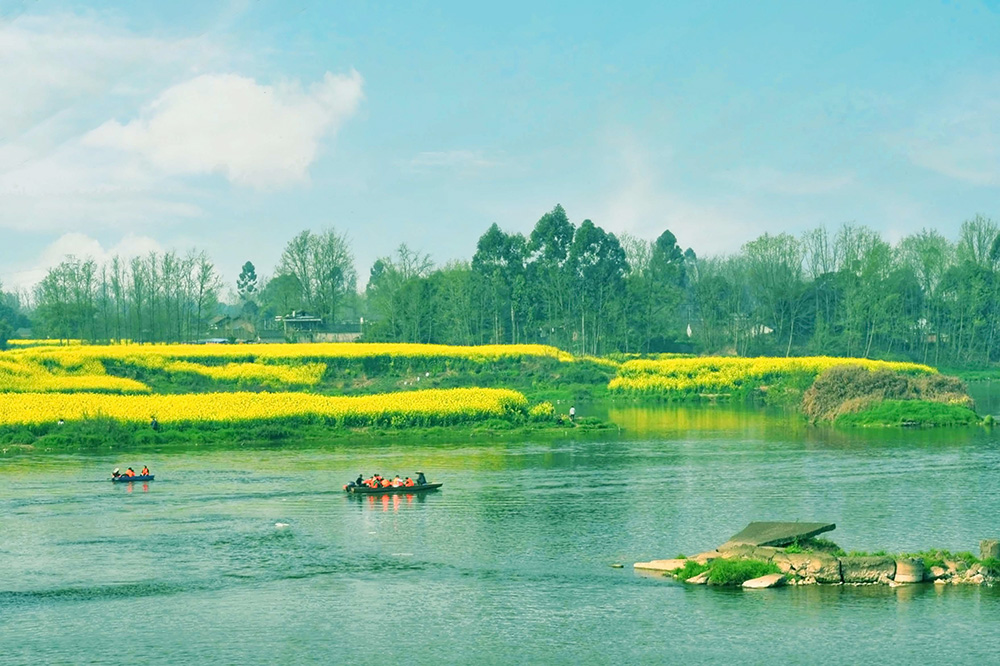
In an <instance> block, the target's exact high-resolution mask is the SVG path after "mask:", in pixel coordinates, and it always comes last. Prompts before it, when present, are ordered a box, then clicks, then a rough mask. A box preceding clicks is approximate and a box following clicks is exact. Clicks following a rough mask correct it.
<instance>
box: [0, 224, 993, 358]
mask: <svg viewBox="0 0 1000 666" xmlns="http://www.w3.org/2000/svg"><path fill="white" fill-rule="evenodd" d="M998 231H1000V230H998V226H997V224H996V223H995V222H993V221H992V220H991V219H989V218H986V217H983V216H981V215H977V216H975V217H973V218H971V219H969V220H966V221H965V222H964V223H962V225H961V228H960V230H959V234H958V238H957V239H955V240H949V239H947V238H945V237H944V236H943V235H942V234H941V233H939V232H938V231H935V230H928V229H925V230H922V231H920V232H917V233H914V234H911V235H909V236H907V237H905V238H903V239H901V240H900V241H899V242H897V243H895V244H892V243H890V242H888V241H887V240H885V239H884V238H882V236H881V235H880V234H879V233H878V232H876V231H874V230H872V229H870V228H868V227H865V226H863V225H857V224H845V225H843V226H842V227H841V228H839V229H837V230H835V231H828V230H827V229H825V228H822V227H820V228H816V229H812V230H810V231H807V232H806V233H803V234H801V235H800V236H793V235H791V234H770V233H765V234H763V235H761V236H760V237H758V238H756V239H754V240H752V241H750V242H747V243H746V244H745V245H743V247H742V248H741V249H740V251H739V252H736V253H734V254H732V255H727V256H709V257H704V258H703V257H699V256H698V255H697V254H696V253H695V252H694V251H693V250H692V249H690V248H687V249H682V248H681V246H680V245H679V244H678V241H677V239H676V237H675V236H674V235H673V233H671V232H670V231H669V230H664V231H663V232H662V233H661V234H660V235H659V237H657V238H656V239H655V240H644V239H639V238H636V237H633V236H630V235H627V234H621V235H615V234H613V233H609V232H607V231H605V230H604V229H602V228H601V227H600V226H598V225H596V224H594V223H593V222H592V221H591V220H583V221H582V222H581V223H580V224H579V225H575V224H573V223H572V222H571V221H570V220H569V218H568V216H567V214H566V211H565V210H564V209H563V208H562V206H559V205H557V206H556V207H555V208H553V209H552V210H551V211H549V212H547V213H546V214H544V215H543V216H542V217H541V218H540V219H539V220H538V221H537V223H536V224H535V225H534V227H533V229H532V230H531V232H530V233H529V234H527V235H524V234H520V233H510V232H505V231H504V230H502V229H501V228H500V227H499V226H498V225H496V224H493V225H492V226H490V227H489V228H488V229H487V230H486V231H485V233H484V234H483V235H482V236H481V237H480V239H479V242H478V243H477V245H476V251H475V253H474V255H473V256H472V258H471V259H470V260H468V261H453V262H450V263H448V264H445V265H443V266H435V265H434V263H433V261H432V260H431V258H430V256H429V255H427V254H424V253H421V252H419V251H417V250H414V249H411V248H409V247H407V246H406V245H401V246H400V247H399V248H397V249H396V250H395V251H394V252H393V253H391V254H389V255H386V256H384V257H381V258H379V259H378V260H377V261H375V263H374V265H373V266H372V267H371V268H370V270H369V273H368V280H367V286H366V287H365V289H364V290H363V291H361V292H359V291H358V287H357V285H358V274H357V271H356V269H355V265H354V258H353V255H352V252H351V248H350V243H349V240H348V238H347V236H346V235H345V234H342V233H338V232H337V231H335V230H333V229H328V230H325V231H321V232H313V231H308V230H307V231H303V232H301V233H300V234H298V235H296V236H295V237H294V238H292V239H291V240H290V241H289V242H288V244H287V246H286V247H285V250H284V252H283V253H282V256H281V260H280V261H279V263H278V265H277V266H276V267H275V272H274V275H273V276H272V277H270V278H262V277H260V276H258V275H257V272H256V268H255V266H254V265H253V263H252V261H247V262H246V263H245V264H244V266H243V270H242V271H241V273H240V276H239V278H238V279H237V282H236V285H235V287H236V288H235V291H233V292H232V295H231V296H229V295H227V294H225V293H223V292H224V290H225V285H223V284H222V283H221V280H220V279H219V276H218V272H217V271H216V269H215V267H214V265H213V264H212V263H211V261H210V260H209V259H208V257H207V256H206V255H205V254H204V253H202V252H191V253H188V254H186V255H183V256H180V255H178V254H176V253H173V252H166V253H150V254H148V255H147V256H145V257H137V258H132V259H128V260H125V259H121V258H117V257H115V258H112V259H111V260H110V261H108V262H106V263H105V264H101V265H98V264H97V263H96V262H94V261H93V260H91V259H78V258H75V257H67V258H66V260H65V261H64V262H62V263H61V264H60V265H58V266H56V267H54V268H52V269H51V270H50V271H49V272H48V274H47V275H46V276H45V278H44V279H43V280H42V281H41V282H40V283H39V284H38V285H37V286H36V287H35V289H34V291H33V293H32V294H31V296H30V298H22V299H17V298H13V297H12V295H10V294H5V295H4V297H3V299H2V300H0V334H3V332H4V331H5V330H7V331H10V330H13V329H15V328H19V327H20V326H18V325H17V324H18V323H20V324H24V323H25V320H30V324H31V325H32V327H33V329H34V330H35V333H36V335H37V336H38V337H41V336H46V337H58V338H82V339H86V340H113V339H129V340H134V341H143V342H145V341H163V342H180V341H192V340H197V339H200V338H203V337H205V336H206V335H207V334H208V333H207V326H208V324H209V322H210V321H211V319H212V317H214V316H216V315H218V314H220V313H227V314H230V315H232V316H234V317H235V316H239V317H241V318H243V319H245V320H248V321H251V322H252V323H253V324H254V325H255V326H256V327H257V329H258V330H263V329H266V328H267V327H268V326H269V325H270V326H273V325H274V320H275V317H278V316H282V315H285V314H288V313H290V312H292V311H296V310H300V311H301V310H304V311H308V312H310V313H312V314H316V315H319V316H321V317H322V318H323V319H324V321H325V322H326V323H327V325H330V326H336V325H344V326H357V325H358V323H359V322H361V323H360V332H361V334H362V339H364V340H370V341H392V342H425V343H444V344H485V343H545V344H551V345H555V346H558V347H560V348H563V349H566V350H568V351H571V352H574V353H577V354H595V355H600V354H606V353H610V352H624V353H658V352H678V351H680V352H695V353H723V354H739V355H745V356H754V355H764V354H767V355H781V356H785V355H801V354H827V355H845V356H863V357H878V358H901V359H910V360H917V361H921V362H927V363H932V364H935V365H948V364H952V365H975V364H989V363H993V362H995V361H996V360H998V358H1000V311H998V308H997V303H998V301H1000V233H998ZM17 317H20V318H21V319H20V320H18V321H14V319H16V318H17ZM3 326H6V327H7V328H6V329H4V328H3ZM8 334H9V333H8ZM0 338H2V335H0Z"/></svg>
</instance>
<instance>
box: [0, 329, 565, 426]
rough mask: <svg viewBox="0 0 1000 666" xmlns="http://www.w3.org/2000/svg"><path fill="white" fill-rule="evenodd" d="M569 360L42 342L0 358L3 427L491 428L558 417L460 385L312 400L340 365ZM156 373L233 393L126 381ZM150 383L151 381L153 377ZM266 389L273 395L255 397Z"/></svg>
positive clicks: (545, 407)
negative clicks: (487, 424)
mask: <svg viewBox="0 0 1000 666" xmlns="http://www.w3.org/2000/svg"><path fill="white" fill-rule="evenodd" d="M524 357H543V358H552V359H556V360H558V361H559V362H563V361H571V360H572V359H573V357H572V356H570V355H569V354H566V353H565V352H562V351H560V350H557V349H555V348H553V347H545V346H542V345H494V346H486V347H450V346H446V345H406V344H357V343H345V344H337V343H317V344H299V345H288V344H281V345H142V346H135V345H115V346H89V345H59V346H55V345H38V346H25V347H20V348H15V349H12V350H9V351H5V352H0V427H2V426H13V427H17V426H31V425H44V424H55V423H57V422H58V421H63V422H73V421H86V420H91V419H112V420H115V421H119V422H121V423H124V424H142V425H145V424H148V423H149V422H150V420H151V418H152V417H156V419H157V421H159V422H160V423H162V424H164V425H166V424H172V423H174V424H188V425H197V424H209V423H215V424H218V423H229V424H234V423H267V422H273V421H281V420H288V419H292V420H296V421H298V422H315V423H321V424H324V425H330V426H340V427H367V426H388V427H399V426H412V425H416V426H434V425H452V424H458V423H472V422H477V421H483V420H488V419H507V420H509V419H521V418H532V419H539V418H544V417H551V416H552V412H553V410H552V407H551V405H550V404H548V403H542V404H540V405H535V406H534V407H533V408H531V409H530V410H529V408H528V407H529V406H528V401H527V399H526V398H525V396H524V395H523V394H521V393H520V392H518V391H514V390H510V389H504V388H453V389H430V390H422V391H406V392H401V393H381V394H377V395H367V396H324V395H319V394H316V393H311V392H309V389H310V388H311V387H314V386H315V385H317V384H318V383H319V382H320V381H321V380H322V378H323V376H324V373H325V372H326V370H327V363H326V362H324V361H328V362H332V363H337V362H338V360H343V359H370V358H380V359H382V360H383V362H386V361H385V359H388V361H387V362H388V363H392V362H393V360H394V359H406V360H407V361H408V362H410V361H412V360H414V359H416V360H418V361H419V360H420V359H438V360H442V359H443V360H445V361H448V360H452V359H454V360H458V361H462V362H464V363H488V362H491V361H496V360H499V359H515V360H516V359H520V358H524ZM144 371H154V372H157V373H164V374H166V375H168V376H169V375H198V376H203V377H207V378H210V379H212V380H218V381H219V382H222V383H223V384H224V385H225V386H223V389H225V388H230V389H233V388H234V387H235V388H237V389H238V387H239V386H242V385H251V386H253V387H254V388H255V389H257V390H256V391H255V392H249V391H240V390H231V391H229V392H225V391H221V392H220V391H216V390H215V389H214V388H213V389H210V391H212V392H199V393H182V394H169V395H164V394H156V393H154V392H153V391H152V390H151V389H150V387H149V386H147V385H146V384H144V383H143V382H141V381H138V380H136V379H133V378H129V377H127V376H121V375H122V374H132V375H135V374H140V375H141V372H144ZM146 376H149V375H148V374H147V375H146ZM260 388H265V389H267V390H264V391H260V390H259V389H260Z"/></svg>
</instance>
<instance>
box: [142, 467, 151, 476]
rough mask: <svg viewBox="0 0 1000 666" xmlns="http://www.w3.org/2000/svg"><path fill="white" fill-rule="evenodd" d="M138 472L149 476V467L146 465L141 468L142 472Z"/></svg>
mask: <svg viewBox="0 0 1000 666" xmlns="http://www.w3.org/2000/svg"><path fill="white" fill-rule="evenodd" d="M140 474H141V475H142V476H149V468H148V467H143V468H142V472H140Z"/></svg>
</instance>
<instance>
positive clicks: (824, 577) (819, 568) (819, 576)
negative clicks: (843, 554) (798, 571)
mask: <svg viewBox="0 0 1000 666" xmlns="http://www.w3.org/2000/svg"><path fill="white" fill-rule="evenodd" d="M840 569H841V567H840V560H838V559H837V558H836V557H834V556H833V555H828V554H827V553H809V562H808V563H807V564H806V571H805V577H807V578H815V579H816V582H817V583H842V582H844V578H843V575H842V574H841V570H840Z"/></svg>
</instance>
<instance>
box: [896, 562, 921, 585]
mask: <svg viewBox="0 0 1000 666" xmlns="http://www.w3.org/2000/svg"><path fill="white" fill-rule="evenodd" d="M892 579H893V580H894V581H895V582H897V583H920V582H923V580H924V561H923V560H922V559H920V558H919V557H907V558H905V559H902V560H896V573H895V575H894V576H893V577H892Z"/></svg>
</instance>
